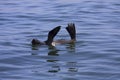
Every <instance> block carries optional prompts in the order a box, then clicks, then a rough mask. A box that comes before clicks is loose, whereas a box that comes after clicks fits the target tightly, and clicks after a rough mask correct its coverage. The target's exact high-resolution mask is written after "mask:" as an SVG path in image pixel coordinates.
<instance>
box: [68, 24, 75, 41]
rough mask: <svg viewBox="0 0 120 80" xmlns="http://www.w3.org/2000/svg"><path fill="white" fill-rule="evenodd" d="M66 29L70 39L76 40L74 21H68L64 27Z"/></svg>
mask: <svg viewBox="0 0 120 80" xmlns="http://www.w3.org/2000/svg"><path fill="white" fill-rule="evenodd" d="M66 30H67V31H68V33H69V35H70V37H71V40H76V29H75V24H74V23H69V24H68V26H67V27H66Z"/></svg>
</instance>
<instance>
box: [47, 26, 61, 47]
mask: <svg viewBox="0 0 120 80" xmlns="http://www.w3.org/2000/svg"><path fill="white" fill-rule="evenodd" d="M60 28H61V26H58V27H56V28H54V29H52V30H51V31H50V32H49V33H48V38H47V40H46V41H45V43H46V44H47V45H51V44H52V42H53V39H54V37H55V36H56V35H57V33H58V32H59V30H60Z"/></svg>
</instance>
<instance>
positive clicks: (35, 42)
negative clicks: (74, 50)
mask: <svg viewBox="0 0 120 80" xmlns="http://www.w3.org/2000/svg"><path fill="white" fill-rule="evenodd" d="M60 29H61V26H57V27H55V28H53V29H52V30H50V31H49V33H48V36H47V40H45V41H40V40H38V39H32V41H31V43H32V45H48V46H56V44H69V43H75V42H76V29H75V24H74V23H68V25H67V27H66V30H67V32H68V33H69V36H70V38H71V39H70V40H64V39H59V40H54V37H55V36H56V35H57V33H58V32H59V31H60Z"/></svg>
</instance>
